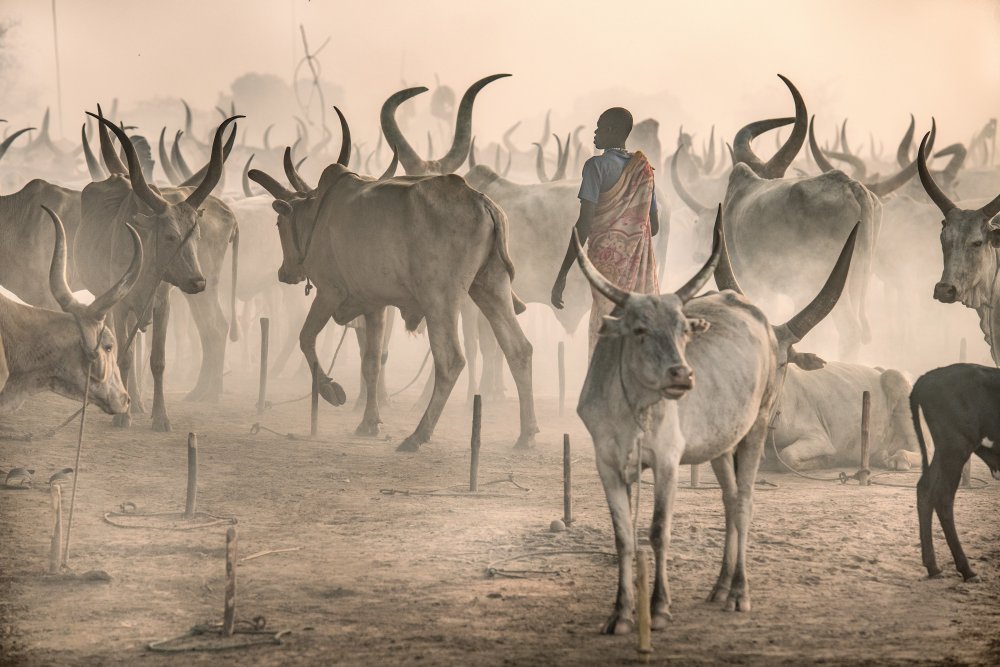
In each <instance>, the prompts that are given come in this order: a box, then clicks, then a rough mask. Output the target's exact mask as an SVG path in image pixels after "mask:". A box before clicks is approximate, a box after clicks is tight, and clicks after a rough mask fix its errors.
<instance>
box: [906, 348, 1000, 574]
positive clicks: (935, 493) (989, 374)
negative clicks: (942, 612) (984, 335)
mask: <svg viewBox="0 0 1000 667" xmlns="http://www.w3.org/2000/svg"><path fill="white" fill-rule="evenodd" d="M998 401H1000V370H998V369H996V368H987V367H986V366H977V365H976V364H952V365H951V366H945V367H944V368H937V369H935V370H933V371H930V372H929V373H924V374H923V375H921V376H920V377H919V378H918V379H917V381H916V382H915V383H914V385H913V393H911V394H910V410H911V411H912V412H913V427H914V429H915V430H916V432H917V441H918V442H919V443H920V455H921V457H922V459H923V461H922V463H923V471H924V473H923V475H921V476H920V481H919V482H917V515H918V516H919V518H920V552H921V556H922V557H923V561H924V567H926V568H927V575H928V576H929V577H940V576H941V570H940V568H938V566H937V561H936V559H935V558H934V543H933V541H932V536H931V516H932V514H933V513H934V512H937V515H938V521H940V522H941V530H943V531H944V536H945V539H946V540H947V541H948V546H949V547H950V548H951V555H952V557H953V558H954V559H955V568H956V569H957V570H958V571H959V572H961V573H962V577H963V578H964V579H965V580H966V581H979V577H978V575H976V573H975V572H973V571H972V568H971V567H969V560H968V559H967V558H966V557H965V552H964V551H962V544H961V543H960V542H959V541H958V532H957V531H956V530H955V517H954V514H953V512H952V509H953V506H954V504H955V491H957V490H958V484H959V482H960V481H961V479H962V468H964V467H965V463H966V462H967V461H968V460H969V457H970V456H972V455H973V454H976V455H977V456H979V458H981V459H982V460H983V461H985V462H986V465H988V466H989V468H990V473H991V474H992V475H993V479H996V480H1000V411H998V410H997V405H998ZM920 411H923V413H924V421H925V422H926V423H927V429H928V430H929V431H930V434H931V439H932V440H933V441H934V460H933V461H931V462H930V464H928V463H927V445H926V444H925V443H924V434H923V432H922V431H921V429H920Z"/></svg>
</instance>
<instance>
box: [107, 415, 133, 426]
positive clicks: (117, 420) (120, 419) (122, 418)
mask: <svg viewBox="0 0 1000 667" xmlns="http://www.w3.org/2000/svg"><path fill="white" fill-rule="evenodd" d="M111 425H112V426H114V427H115V428H130V427H131V426H132V415H130V414H127V413H126V414H123V415H115V416H114V418H113V419H112V420H111Z"/></svg>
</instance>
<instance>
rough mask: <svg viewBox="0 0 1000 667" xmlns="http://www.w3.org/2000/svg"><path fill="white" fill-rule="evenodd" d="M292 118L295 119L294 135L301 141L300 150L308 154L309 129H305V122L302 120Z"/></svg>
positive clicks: (296, 117)
mask: <svg viewBox="0 0 1000 667" xmlns="http://www.w3.org/2000/svg"><path fill="white" fill-rule="evenodd" d="M294 118H295V125H296V126H297V129H296V134H298V135H299V138H300V139H301V140H302V149H303V150H304V151H306V152H308V151H309V128H308V127H306V122H305V121H304V120H302V119H301V118H299V117H298V116H294Z"/></svg>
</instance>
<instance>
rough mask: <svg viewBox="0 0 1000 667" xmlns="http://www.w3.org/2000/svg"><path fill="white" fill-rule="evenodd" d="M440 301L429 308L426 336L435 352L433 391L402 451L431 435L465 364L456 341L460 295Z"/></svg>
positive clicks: (432, 352) (409, 450)
mask: <svg viewBox="0 0 1000 667" xmlns="http://www.w3.org/2000/svg"><path fill="white" fill-rule="evenodd" d="M442 297H443V298H442V303H441V304H440V305H439V306H438V307H437V308H436V309H435V312H433V313H430V312H428V313H427V315H426V317H427V337H428V338H429V339H430V342H431V354H432V355H433V356H434V393H433V395H432V396H431V400H430V403H428V405H427V409H426V410H425V411H424V416H423V417H422V418H421V419H420V423H419V424H417V428H416V430H415V431H414V432H413V433H411V434H410V435H409V436H407V438H406V439H405V440H403V442H402V444H400V445H399V447H397V450H398V451H401V452H415V451H417V449H418V448H419V447H420V445H422V444H424V443H425V442H427V441H428V440H430V438H431V434H433V433H434V427H435V426H436V425H437V422H438V419H439V418H440V417H441V411H442V410H444V404H445V403H446V402H447V401H448V396H449V395H450V394H451V390H452V389H453V388H454V386H455V382H456V380H458V376H459V375H460V374H461V373H462V368H464V367H465V358H464V357H463V356H462V348H461V347H460V346H459V344H458V309H459V304H460V297H458V296H454V297H448V296H447V295H442Z"/></svg>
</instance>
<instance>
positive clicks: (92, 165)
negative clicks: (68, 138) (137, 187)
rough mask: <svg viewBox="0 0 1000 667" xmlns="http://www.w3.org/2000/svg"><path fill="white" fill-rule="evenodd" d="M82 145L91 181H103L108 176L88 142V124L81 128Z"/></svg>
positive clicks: (0, 153) (0, 152)
mask: <svg viewBox="0 0 1000 667" xmlns="http://www.w3.org/2000/svg"><path fill="white" fill-rule="evenodd" d="M80 143H81V145H82V146H83V157H84V159H85V160H86V161H87V171H89V172H90V180H92V181H103V180H104V179H105V178H107V177H108V176H107V174H105V173H104V167H102V166H101V162H100V160H98V159H97V156H96V155H94V151H92V150H90V142H89V141H88V140H87V124H86V123H83V124H82V125H81V126H80ZM0 155H3V153H2V151H0Z"/></svg>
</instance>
